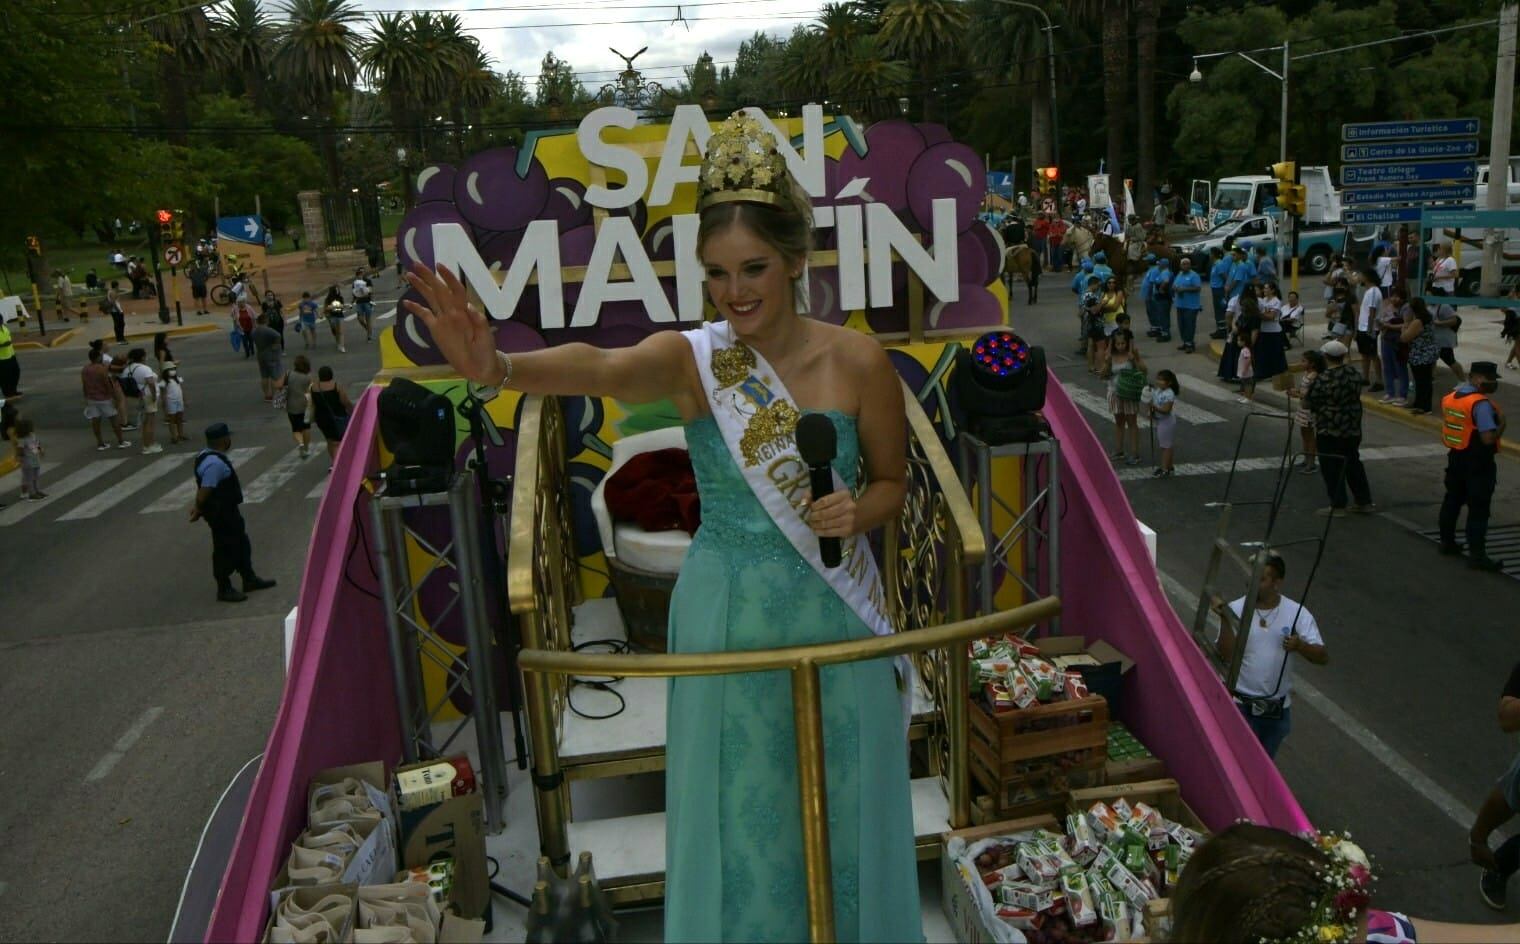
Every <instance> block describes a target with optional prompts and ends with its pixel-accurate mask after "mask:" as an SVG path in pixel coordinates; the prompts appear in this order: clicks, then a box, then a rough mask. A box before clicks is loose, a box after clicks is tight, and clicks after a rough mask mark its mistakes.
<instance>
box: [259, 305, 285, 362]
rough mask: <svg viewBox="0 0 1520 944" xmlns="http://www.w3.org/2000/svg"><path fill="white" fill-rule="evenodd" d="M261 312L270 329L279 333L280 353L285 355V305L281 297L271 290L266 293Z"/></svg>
mask: <svg viewBox="0 0 1520 944" xmlns="http://www.w3.org/2000/svg"><path fill="white" fill-rule="evenodd" d="M260 310H261V311H263V313H264V319H265V320H266V321H267V322H268V324H269V327H271V328H273V329H274V330H275V331H277V332H279V335H280V351H281V353H283V352H284V350H285V303H284V302H282V301H280V296H278V295H276V294H275V293H274V290H273V289H271V290H269V291H267V292H265V293H264V302H263V304H262V305H261V306H260Z"/></svg>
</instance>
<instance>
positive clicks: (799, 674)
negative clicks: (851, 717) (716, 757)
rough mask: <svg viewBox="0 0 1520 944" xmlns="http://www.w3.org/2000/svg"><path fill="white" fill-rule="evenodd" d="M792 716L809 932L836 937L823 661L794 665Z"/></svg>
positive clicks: (823, 937) (822, 938)
mask: <svg viewBox="0 0 1520 944" xmlns="http://www.w3.org/2000/svg"><path fill="white" fill-rule="evenodd" d="M792 717H793V719H794V722H795V725H796V728H797V790H798V794H799V796H800V798H801V801H802V860H803V864H804V866H805V867H806V869H807V889H808V935H809V937H810V938H811V939H812V940H813V941H814V942H822V941H832V940H834V939H835V933H834V866H833V862H832V861H831V857H830V854H829V795H828V790H827V780H828V776H827V773H826V771H825V766H824V754H823V693H822V690H821V688H820V686H819V678H818V663H816V662H814V661H813V660H811V659H803V660H802V661H801V662H799V663H797V665H796V666H794V667H793V668H792Z"/></svg>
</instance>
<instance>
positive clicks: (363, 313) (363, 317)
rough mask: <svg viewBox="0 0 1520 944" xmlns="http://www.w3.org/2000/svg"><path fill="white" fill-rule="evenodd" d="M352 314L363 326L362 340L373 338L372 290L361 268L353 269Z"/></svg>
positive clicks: (373, 308)
mask: <svg viewBox="0 0 1520 944" xmlns="http://www.w3.org/2000/svg"><path fill="white" fill-rule="evenodd" d="M353 295H354V316H355V317H356V318H357V319H358V321H359V324H361V325H363V326H364V340H366V341H371V340H374V337H375V331H374V327H373V324H374V322H373V318H374V314H375V302H374V298H373V295H374V292H373V291H372V290H371V289H370V285H369V281H368V280H367V279H365V278H364V270H363V269H355V270H354V285H353Z"/></svg>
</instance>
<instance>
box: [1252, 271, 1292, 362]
mask: <svg viewBox="0 0 1520 944" xmlns="http://www.w3.org/2000/svg"><path fill="white" fill-rule="evenodd" d="M1259 306H1260V308H1261V333H1260V334H1259V335H1258V336H1257V339H1256V347H1255V348H1254V349H1253V350H1252V352H1251V353H1252V354H1253V355H1254V356H1253V358H1252V359H1253V361H1254V362H1255V365H1256V381H1257V383H1261V382H1263V381H1269V380H1271V379H1272V378H1273V377H1276V376H1277V375H1278V374H1285V373H1287V372H1288V339H1287V335H1286V333H1285V332H1284V329H1283V302H1282V297H1281V296H1279V295H1278V294H1277V283H1276V282H1266V283H1263V284H1262V286H1261V301H1260V303H1259Z"/></svg>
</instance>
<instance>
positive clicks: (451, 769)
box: [396, 754, 475, 811]
mask: <svg viewBox="0 0 1520 944" xmlns="http://www.w3.org/2000/svg"><path fill="white" fill-rule="evenodd" d="M474 792H475V769H474V768H473V767H471V766H470V758H469V757H467V756H466V755H464V754H456V755H454V756H453V757H448V758H444V759H441V760H437V761H433V762H432V763H429V764H425V765H416V766H413V767H409V768H402V769H400V770H397V771H396V794H397V799H398V801H399V803H398V806H399V808H400V809H402V810H403V811H409V810H420V809H422V808H423V807H427V806H432V805H434V804H437V803H442V802H443V801H444V800H447V799H449V798H451V797H457V796H465V795H466V794H470V793H474Z"/></svg>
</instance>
